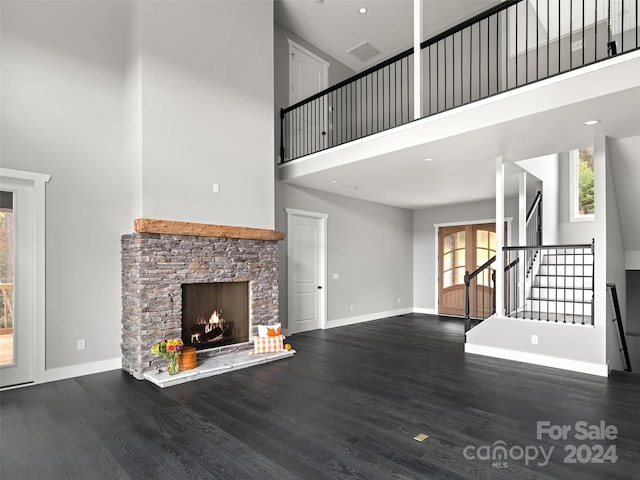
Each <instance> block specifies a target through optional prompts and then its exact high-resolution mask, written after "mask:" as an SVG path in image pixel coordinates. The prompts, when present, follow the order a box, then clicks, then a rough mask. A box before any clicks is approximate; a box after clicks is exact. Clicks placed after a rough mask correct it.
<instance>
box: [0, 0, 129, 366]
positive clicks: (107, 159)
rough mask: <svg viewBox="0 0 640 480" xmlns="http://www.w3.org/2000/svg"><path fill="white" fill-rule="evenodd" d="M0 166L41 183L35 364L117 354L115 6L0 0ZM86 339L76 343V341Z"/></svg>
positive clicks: (118, 12) (118, 13)
mask: <svg viewBox="0 0 640 480" xmlns="http://www.w3.org/2000/svg"><path fill="white" fill-rule="evenodd" d="M1 8H2V12H1V13H2V29H1V32H2V33H1V34H2V52H1V53H2V92H1V93H2V125H1V131H2V142H1V143H2V166H3V167H8V168H15V169H20V170H29V171H36V172H42V173H49V174H51V181H50V182H49V183H48V184H47V185H46V202H47V205H46V241H47V243H46V287H47V291H46V345H47V348H46V368H47V370H49V369H56V368H60V367H65V366H69V365H74V364H82V363H87V362H94V361H99V360H105V359H114V358H119V356H120V345H119V343H120V316H121V315H120V312H121V306H120V303H121V302H120V236H121V234H122V233H124V232H126V231H129V230H130V229H131V217H132V214H133V212H132V210H131V205H132V203H133V202H132V197H133V192H132V191H131V189H130V186H129V184H128V182H127V181H126V180H125V181H123V180H124V179H126V178H127V175H128V172H129V165H127V164H126V162H125V161H124V157H123V128H122V112H123V83H122V75H123V72H124V50H125V45H124V41H125V29H126V8H125V5H124V4H123V3H120V2H2V4H1ZM81 338H84V339H86V347H87V349H86V350H83V351H78V350H77V349H76V340H77V339H81Z"/></svg>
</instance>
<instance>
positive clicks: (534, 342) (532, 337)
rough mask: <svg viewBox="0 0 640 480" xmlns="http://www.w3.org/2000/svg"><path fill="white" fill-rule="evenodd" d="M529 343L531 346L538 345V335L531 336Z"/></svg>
mask: <svg viewBox="0 0 640 480" xmlns="http://www.w3.org/2000/svg"><path fill="white" fill-rule="evenodd" d="M531 343H532V344H533V345H537V344H538V335H531Z"/></svg>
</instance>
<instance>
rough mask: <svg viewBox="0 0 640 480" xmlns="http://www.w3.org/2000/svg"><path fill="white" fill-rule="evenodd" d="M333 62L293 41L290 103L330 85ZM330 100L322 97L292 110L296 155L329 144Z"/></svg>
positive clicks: (291, 125)
mask: <svg viewBox="0 0 640 480" xmlns="http://www.w3.org/2000/svg"><path fill="white" fill-rule="evenodd" d="M328 82H329V63H327V62H326V61H324V60H323V59H321V58H320V57H318V56H317V55H314V54H313V53H311V52H310V51H308V50H306V49H305V48H303V47H301V46H300V45H297V44H296V43H295V42H293V41H291V40H289V105H294V104H296V103H298V102H300V101H302V100H305V99H307V98H309V97H311V96H313V95H315V94H316V93H318V92H321V91H323V90H325V89H326V88H327V85H328ZM328 113H329V112H328V103H327V99H326V98H319V99H317V100H314V101H312V102H310V103H309V104H307V105H305V106H304V107H302V108H301V109H300V110H298V111H295V112H292V116H291V120H290V128H291V129H292V130H293V132H292V133H293V135H294V136H293V137H292V138H295V139H296V141H295V142H294V144H293V145H292V148H295V150H296V152H295V153H296V156H301V155H304V154H307V153H311V152H314V151H318V150H322V149H323V148H326V146H327V129H328V118H329V115H328Z"/></svg>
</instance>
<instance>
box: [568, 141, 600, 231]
mask: <svg viewBox="0 0 640 480" xmlns="http://www.w3.org/2000/svg"><path fill="white" fill-rule="evenodd" d="M570 190H571V199H570V208H571V221H572V222H580V221H588V220H593V214H594V213H595V202H594V171H593V147H584V148H580V149H578V150H572V151H571V189H570Z"/></svg>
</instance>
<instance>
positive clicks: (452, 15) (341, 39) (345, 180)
mask: <svg viewBox="0 0 640 480" xmlns="http://www.w3.org/2000/svg"><path fill="white" fill-rule="evenodd" d="M497 3H500V2H498V1H484V0H478V1H457V0H445V1H438V0H424V5H423V11H424V13H425V19H424V31H425V37H426V38H428V37H430V36H432V35H433V34H437V33H439V32H441V31H443V30H446V29H447V28H448V27H450V26H453V25H455V24H457V23H460V22H461V21H463V20H465V19H468V18H469V17H471V16H473V15H475V14H476V13H479V12H481V11H484V10H486V9H487V8H490V7H491V6H493V5H495V4H497ZM360 6H365V7H367V8H368V12H367V14H366V15H361V14H359V13H358V11H357V10H358V7H360ZM275 14H276V21H277V22H278V23H280V24H281V25H282V26H284V27H286V28H287V29H289V30H290V31H292V32H293V33H295V34H296V35H298V36H300V37H301V38H303V39H304V40H306V41H308V42H309V43H311V44H313V45H315V46H317V47H318V48H320V49H321V50H323V51H325V52H326V53H328V54H329V55H331V56H333V57H334V58H336V59H337V60H339V61H341V62H342V63H344V64H346V65H347V66H349V67H350V68H352V69H353V70H356V71H360V70H363V69H365V68H368V67H370V66H372V65H374V64H376V63H379V62H380V61H382V60H384V59H386V58H388V57H390V56H392V55H393V54H395V53H397V52H400V51H403V50H405V49H406V48H408V47H410V46H411V44H412V35H413V34H412V30H413V21H412V16H413V1H412V0H361V1H358V0H324V1H321V2H319V1H317V0H275ZM364 41H367V42H369V43H370V44H371V45H373V46H374V47H376V48H378V49H379V50H380V51H381V52H382V53H381V54H380V55H378V56H376V57H374V58H372V59H370V60H369V61H368V62H360V61H359V60H357V59H355V57H353V56H352V55H350V54H348V53H347V51H348V50H349V49H351V48H352V47H354V46H356V45H359V44H361V43H362V42H364ZM638 68H640V52H635V53H631V54H627V55H623V56H620V57H618V58H616V59H612V60H611V61H609V62H603V63H601V64H597V65H595V66H593V67H589V68H585V69H580V70H577V71H575V72H573V73H570V74H567V75H563V76H560V77H556V78H553V79H548V80H546V81H542V82H538V83H536V84H534V85H530V86H528V87H525V88H523V89H521V90H517V91H514V92H507V93H505V94H502V95H500V96H497V97H495V98H493V99H487V100H486V101H483V102H479V103H478V104H476V105H474V106H473V108H464V107H463V108H461V109H455V110H452V111H450V112H446V113H443V114H440V115H436V116H434V117H432V118H428V119H424V120H421V121H419V122H415V123H414V124H410V125H407V126H405V127H400V128H398V129H394V130H392V131H388V132H383V133H381V134H379V135H375V136H372V137H370V138H367V139H364V140H361V141H359V142H355V143H356V144H355V145H351V146H349V148H348V149H344V148H341V147H338V148H335V149H329V150H328V151H325V152H320V153H318V154H314V155H311V156H309V157H308V158H304V159H301V161H299V162H297V161H296V162H291V163H292V165H287V166H284V167H281V168H280V178H281V180H283V181H285V182H287V183H290V184H293V185H299V186H303V187H307V188H313V189H317V190H323V191H327V192H332V193H337V194H340V195H346V196H349V197H353V198H359V199H362V200H368V201H373V202H379V203H383V204H387V205H394V206H398V207H403V208H409V209H419V208H426V207H432V206H436V205H445V204H453V203H463V202H469V201H481V200H487V199H491V198H494V197H495V168H496V166H495V160H496V157H503V158H505V160H506V161H507V168H506V171H505V174H506V179H507V194H512V195H513V194H515V192H517V176H516V175H517V172H518V167H517V166H516V164H515V162H517V161H518V160H523V159H527V158H533V157H537V156H544V155H549V154H554V153H561V152H567V151H569V150H570V149H573V148H578V147H581V146H585V145H588V144H590V143H591V142H593V138H594V137H595V136H599V135H606V136H608V137H609V138H610V139H612V140H620V139H626V138H640V80H639V79H640V77H638V75H637V72H638V71H640V70H638ZM589 72H591V73H589ZM585 74H586V75H585ZM526 92H528V93H526ZM523 93H526V94H524V95H523ZM591 119H598V120H600V121H601V122H600V123H599V124H598V125H597V126H595V127H585V126H584V125H583V122H584V121H586V120H591ZM632 144H633V143H632ZM634 145H635V144H634ZM627 150H628V149H627ZM621 151H622V150H621ZM426 158H433V159H434V160H433V162H425V161H424V160H425V159H426ZM625 159H626V157H625ZM625 159H623V160H625ZM618 177H621V178H616V190H617V191H619V192H625V191H628V192H637V187H636V186H635V185H637V182H638V178H635V177H634V176H633V175H632V176H630V177H629V176H626V177H625V176H624V175H618ZM336 180H337V181H338V182H336ZM349 185H351V186H357V188H349ZM625 185H626V186H625ZM639 195H640V194H635V197H634V198H635V200H634V202H630V204H634V205H637V202H638V200H640V196H639ZM627 196H628V195H627ZM619 201H620V200H619ZM639 241H640V240H639Z"/></svg>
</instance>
